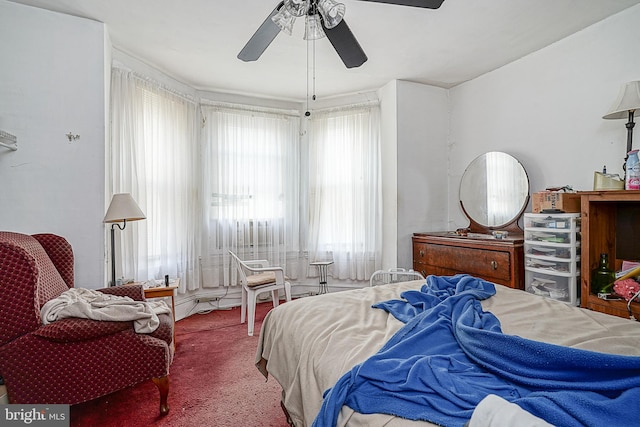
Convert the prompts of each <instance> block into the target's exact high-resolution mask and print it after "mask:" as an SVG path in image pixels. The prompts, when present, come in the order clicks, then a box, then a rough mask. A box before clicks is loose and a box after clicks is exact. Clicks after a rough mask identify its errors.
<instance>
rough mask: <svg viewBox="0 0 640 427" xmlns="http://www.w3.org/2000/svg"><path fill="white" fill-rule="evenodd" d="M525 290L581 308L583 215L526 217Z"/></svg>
mask: <svg viewBox="0 0 640 427" xmlns="http://www.w3.org/2000/svg"><path fill="white" fill-rule="evenodd" d="M524 238H525V241H524V258H525V290H526V291H527V292H531V293H532V294H535V295H540V296H543V297H547V298H552V299H555V300H558V301H563V302H566V303H568V304H572V305H578V304H579V301H580V295H579V277H580V214H577V213H574V214H529V213H527V214H525V215H524Z"/></svg>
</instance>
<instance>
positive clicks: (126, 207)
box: [102, 193, 147, 286]
mask: <svg viewBox="0 0 640 427" xmlns="http://www.w3.org/2000/svg"><path fill="white" fill-rule="evenodd" d="M146 218H147V217H146V216H144V213H142V210H141V209H140V207H139V206H138V204H137V203H136V202H135V200H133V197H131V194H129V193H118V194H114V195H113V197H112V198H111V204H109V208H108V209H107V213H106V215H105V216H104V220H103V221H102V222H104V223H111V286H115V285H116V254H115V226H117V227H118V228H119V229H120V230H124V228H125V227H126V226H127V221H139V220H141V219H146ZM120 222H122V223H123V224H122V226H120V224H119V223H120Z"/></svg>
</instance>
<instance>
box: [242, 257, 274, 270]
mask: <svg viewBox="0 0 640 427" xmlns="http://www.w3.org/2000/svg"><path fill="white" fill-rule="evenodd" d="M244 264H245V265H246V266H247V269H249V270H253V269H254V268H260V267H269V261H267V260H266V259H252V260H251V261H244ZM255 266H258V267H255Z"/></svg>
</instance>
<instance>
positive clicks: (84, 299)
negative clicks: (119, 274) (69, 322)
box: [40, 288, 171, 334]
mask: <svg viewBox="0 0 640 427" xmlns="http://www.w3.org/2000/svg"><path fill="white" fill-rule="evenodd" d="M163 313H171V309H170V308H169V306H168V305H167V304H166V303H165V302H164V301H134V300H133V299H131V298H129V297H121V296H117V295H109V294H105V293H102V292H98V291H96V290H92V289H79V288H71V289H69V290H67V291H64V292H63V293H62V294H60V296H58V297H57V298H54V299H52V300H50V301H48V302H46V303H45V304H44V305H43V306H42V309H41V310H40V318H41V319H42V323H43V324H44V325H46V324H48V323H51V322H54V321H56V320H60V319H65V318H70V317H80V318H84V319H93V320H106V321H114V322H122V321H130V320H132V321H133V327H134V329H135V331H136V332H137V333H140V334H148V333H151V332H153V331H155V330H156V329H157V328H158V326H159V325H160V320H159V319H158V314H163Z"/></svg>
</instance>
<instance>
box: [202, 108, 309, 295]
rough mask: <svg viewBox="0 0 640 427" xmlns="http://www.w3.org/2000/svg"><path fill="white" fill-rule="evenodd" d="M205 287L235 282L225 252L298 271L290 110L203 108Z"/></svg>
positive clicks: (294, 136)
mask: <svg viewBox="0 0 640 427" xmlns="http://www.w3.org/2000/svg"><path fill="white" fill-rule="evenodd" d="M202 114H203V117H204V127H203V133H202V135H203V138H202V139H203V151H204V154H203V156H204V165H205V166H204V173H203V175H204V190H203V191H204V200H205V206H206V208H205V211H206V212H205V227H206V230H205V235H204V236H203V246H204V250H203V260H202V275H203V286H204V287H217V286H229V285H234V284H236V280H235V271H234V270H233V269H232V268H230V257H229V254H228V251H229V250H231V251H234V252H235V253H236V254H237V255H238V256H239V257H240V258H241V259H266V260H268V261H269V263H270V264H271V265H280V266H282V267H285V269H286V270H285V271H286V273H287V275H288V276H289V277H290V278H292V279H295V278H296V273H295V272H294V271H293V269H292V268H291V266H289V267H288V268H287V261H288V260H295V259H297V256H298V253H299V231H298V230H299V225H300V223H299V217H300V216H299V211H300V202H299V192H300V185H299V181H300V166H299V158H300V154H299V139H300V138H299V126H300V124H299V123H300V119H299V117H298V115H297V113H294V112H274V111H260V110H250V109H246V108H243V107H240V106H220V105H218V106H214V105H203V106H202Z"/></svg>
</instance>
